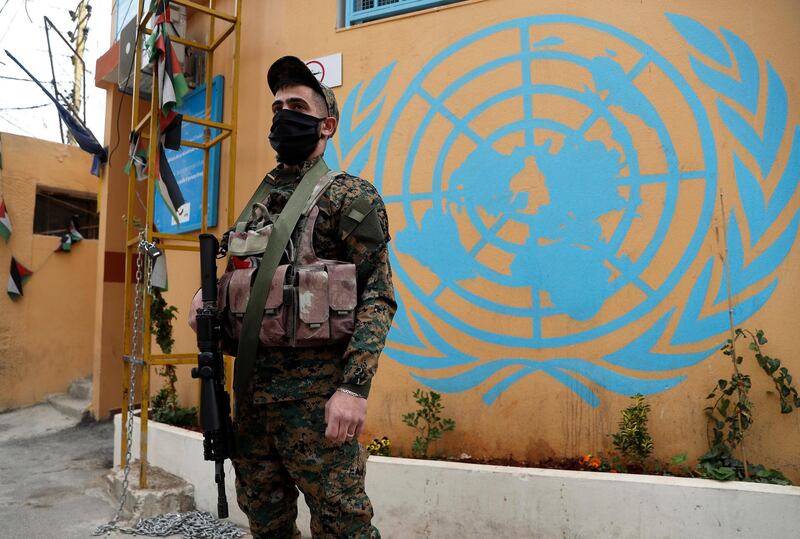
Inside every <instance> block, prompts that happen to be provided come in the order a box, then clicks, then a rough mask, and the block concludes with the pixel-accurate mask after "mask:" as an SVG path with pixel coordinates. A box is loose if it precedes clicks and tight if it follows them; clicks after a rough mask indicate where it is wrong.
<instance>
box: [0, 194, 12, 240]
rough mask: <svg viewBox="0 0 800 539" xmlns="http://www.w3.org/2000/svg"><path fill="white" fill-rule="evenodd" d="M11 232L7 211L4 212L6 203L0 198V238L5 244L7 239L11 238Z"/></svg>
mask: <svg viewBox="0 0 800 539" xmlns="http://www.w3.org/2000/svg"><path fill="white" fill-rule="evenodd" d="M12 230H13V227H12V226H11V218H10V217H9V216H8V211H7V210H6V203H5V201H4V200H3V199H2V198H0V236H2V237H3V239H4V240H6V243H8V238H10V237H11V231H12Z"/></svg>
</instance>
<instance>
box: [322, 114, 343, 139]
mask: <svg viewBox="0 0 800 539" xmlns="http://www.w3.org/2000/svg"><path fill="white" fill-rule="evenodd" d="M338 125H339V122H338V120H337V119H336V118H334V117H333V116H328V117H327V118H325V119H324V120H322V126H321V128H320V135H324V136H325V138H326V139H329V138H331V137H332V136H333V134H334V133H336V128H337V127H338Z"/></svg>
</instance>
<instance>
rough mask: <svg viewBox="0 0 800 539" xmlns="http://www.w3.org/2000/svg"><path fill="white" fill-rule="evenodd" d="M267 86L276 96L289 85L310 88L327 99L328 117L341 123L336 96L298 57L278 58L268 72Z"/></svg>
mask: <svg viewBox="0 0 800 539" xmlns="http://www.w3.org/2000/svg"><path fill="white" fill-rule="evenodd" d="M267 84H268V85H269V89H270V90H271V91H272V93H273V94H274V93H275V92H277V91H278V88H280V87H281V86H285V85H287V84H299V85H302V86H308V87H309V88H311V89H312V90H314V91H315V92H317V93H318V94H319V95H321V96H322V97H323V98H324V99H325V103H326V104H327V106H328V116H332V117H334V118H336V121H337V122H338V121H339V105H338V104H337V103H336V96H335V95H334V94H333V90H331V89H330V88H328V87H327V86H325V85H324V84H322V83H321V82H319V81H318V80H317V77H315V76H314V74H313V73H312V72H311V70H310V69H309V68H308V66H307V65H306V63H305V62H303V61H302V60H301V59H300V58H298V57H296V56H284V57H282V58H278V59H277V60H275V62H274V63H273V64H272V65H271V66H270V68H269V71H268V72H267Z"/></svg>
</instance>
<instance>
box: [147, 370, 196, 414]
mask: <svg viewBox="0 0 800 539" xmlns="http://www.w3.org/2000/svg"><path fill="white" fill-rule="evenodd" d="M158 374H160V375H161V376H163V377H164V378H166V383H165V385H164V387H162V388H161V389H159V390H158V393H156V396H155V397H153V400H152V401H151V403H150V406H151V410H150V416H151V417H152V418H153V420H154V421H160V422H161V423H167V424H169V425H175V426H177V427H188V426H193V425H197V408H195V407H194V406H192V407H191V408H185V407H183V406H180V405H179V404H178V392H177V391H176V389H175V383H176V382H177V381H178V375H177V373H176V372H175V366H174V365H165V366H164V367H163V368H162V369H161V370H159V371H158Z"/></svg>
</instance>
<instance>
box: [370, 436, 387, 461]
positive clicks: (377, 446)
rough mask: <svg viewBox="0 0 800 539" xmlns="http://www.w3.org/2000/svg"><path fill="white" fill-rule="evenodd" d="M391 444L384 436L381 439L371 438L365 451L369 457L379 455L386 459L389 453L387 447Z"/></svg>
mask: <svg viewBox="0 0 800 539" xmlns="http://www.w3.org/2000/svg"><path fill="white" fill-rule="evenodd" d="M391 445H392V443H391V442H390V441H389V438H387V437H386V436H384V437H383V438H381V439H378V438H373V439H372V441H371V442H370V443H369V445H368V446H367V451H368V452H369V454H370V455H380V456H382V457H388V456H389V453H390V451H391V450H390V449H389V447H390V446H391Z"/></svg>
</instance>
